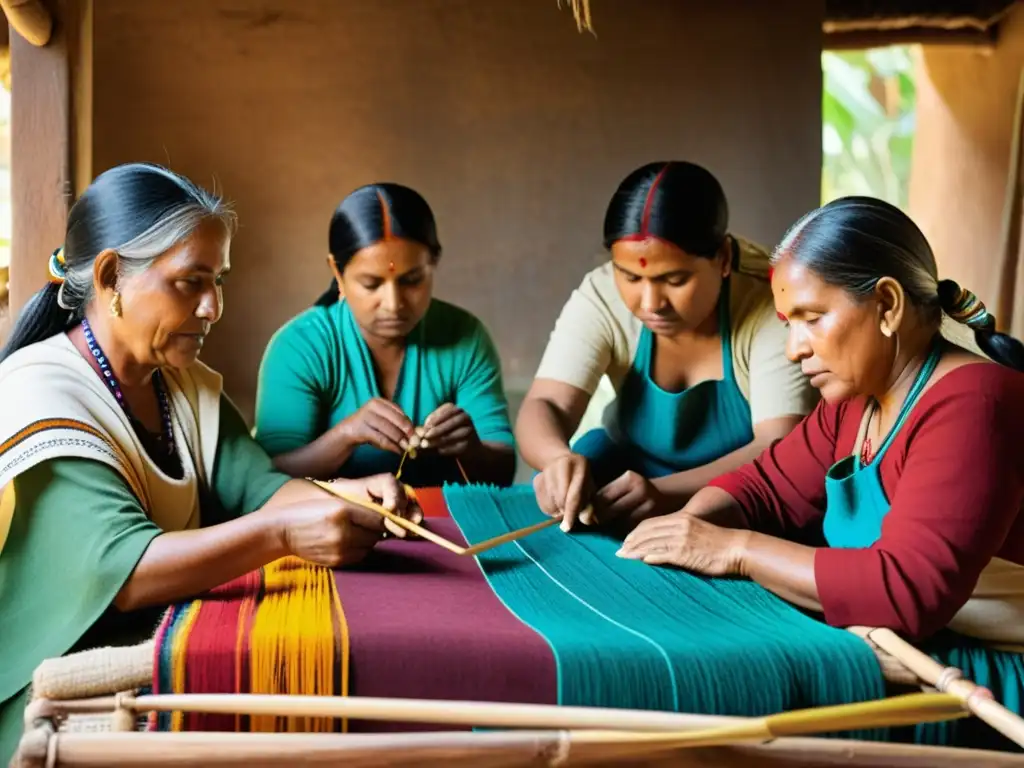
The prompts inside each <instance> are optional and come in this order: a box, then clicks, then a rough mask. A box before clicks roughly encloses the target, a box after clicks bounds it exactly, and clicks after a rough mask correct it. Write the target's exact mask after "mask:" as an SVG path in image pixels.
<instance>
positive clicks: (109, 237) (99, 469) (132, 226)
mask: <svg viewBox="0 0 1024 768" xmlns="http://www.w3.org/2000/svg"><path fill="white" fill-rule="evenodd" d="M233 225H234V220H233V216H232V214H231V213H230V212H229V211H228V210H227V208H226V207H225V206H224V205H223V203H222V202H221V201H220V200H219V199H218V198H216V197H214V196H212V195H210V194H209V193H208V192H206V191H204V190H202V189H200V188H198V187H196V186H195V185H194V184H192V183H191V182H189V181H188V180H187V179H184V178H182V177H180V176H177V175H176V174H174V173H171V172H170V171H167V170H166V169H163V168H160V167H158V166H153V165H146V164H131V165H124V166H119V167H116V168H113V169H112V170H109V171H107V172H106V173H104V174H102V175H101V176H99V177H98V178H97V179H96V180H95V181H94V182H93V184H92V185H91V186H90V187H89V188H88V189H87V190H86V191H85V193H84V194H83V195H82V197H81V198H80V199H79V200H78V201H77V202H76V203H75V205H74V207H73V208H72V209H71V211H70V213H69V216H68V225H67V236H66V240H65V244H64V247H63V248H61V249H59V250H58V251H56V252H55V253H54V254H53V256H52V257H51V259H50V276H51V282H50V283H49V285H47V286H46V287H45V288H44V289H43V290H42V291H40V292H39V293H38V294H37V295H36V296H35V297H33V299H32V301H31V302H30V303H29V305H28V306H27V307H26V308H25V310H24V311H23V312H22V313H21V315H20V316H19V318H18V320H17V323H16V325H15V327H14V329H13V331H12V335H11V337H10V340H9V341H8V344H7V347H6V348H5V349H4V351H3V353H2V356H0V357H2V362H0V489H2V494H3V495H2V502H0V649H2V650H0V656H2V658H3V663H2V664H0V765H6V764H7V762H8V760H9V759H10V756H11V754H12V753H13V751H14V749H15V747H16V745H17V741H18V738H19V736H20V732H21V728H22V725H21V716H22V711H23V706H24V703H25V699H26V696H27V686H28V683H29V682H30V680H31V677H32V672H33V670H34V668H35V667H36V665H38V663H39V662H40V661H42V660H43V659H45V658H48V657H53V656H59V655H61V654H64V653H67V652H68V651H70V650H77V649H81V648H85V647H91V646H95V645H101V644H110V643H112V642H115V640H113V639H112V634H117V633H119V634H121V635H122V637H123V636H124V634H125V631H126V629H127V630H132V629H134V627H133V626H132V621H131V619H132V618H133V617H136V618H139V619H141V621H140V622H137V623H138V624H139V625H140V627H141V631H144V632H151V631H152V628H153V626H154V625H153V620H152V615H151V613H150V611H151V610H153V609H159V608H160V607H162V606H166V605H167V604H169V603H172V602H174V601H177V600H180V599H183V598H185V597H188V596H192V595H195V594H197V593H201V592H203V591H204V590H206V589H209V588H211V587H214V586H216V585H218V584H221V583H224V582H226V581H229V580H230V579H232V578H235V577H237V576H240V575H242V574H244V573H246V572H248V571H251V570H253V569H256V568H258V567H260V566H262V565H265V564H267V563H269V562H271V561H273V560H275V559H278V558H280V557H283V556H286V555H297V556H299V557H302V558H304V559H306V560H309V561H312V562H315V563H321V564H324V565H329V566H339V565H347V564H350V563H353V562H356V561H359V560H360V559H362V558H363V557H364V556H365V555H366V553H367V552H368V551H369V550H370V549H371V548H372V547H373V546H374V544H376V542H377V541H378V540H379V539H380V538H381V537H382V535H383V529H382V527H381V520H380V518H379V517H378V516H377V515H376V514H374V513H372V512H366V511H364V510H363V509H362V508H360V507H357V506H353V505H347V504H345V503H344V502H341V501H339V500H337V499H335V498H334V497H333V496H330V495H329V494H326V493H324V492H323V491H322V490H320V489H319V488H317V487H316V486H314V485H312V484H310V483H307V482H306V481H303V480H292V479H290V478H289V477H287V476H285V475H283V474H281V473H279V472H277V471H275V470H274V468H273V466H272V464H271V462H270V459H269V458H268V457H267V455H266V454H265V453H264V452H263V450H262V449H261V448H260V447H259V446H258V445H257V444H256V443H255V442H254V441H253V440H252V438H251V437H250V435H249V431H248V429H247V428H246V425H245V423H244V421H243V419H242V417H241V416H240V415H239V413H238V411H237V410H236V409H235V407H234V406H233V405H232V404H231V402H230V401H229V400H228V399H227V398H226V397H225V396H224V394H223V392H222V389H221V378H220V376H219V375H217V374H216V373H215V372H214V371H212V370H211V369H209V368H208V367H206V366H204V365H203V364H202V363H199V362H198V361H197V357H198V355H199V351H200V349H201V348H202V346H203V341H204V339H205V337H206V334H207V333H208V332H209V331H210V328H211V326H212V325H213V324H214V323H215V322H217V320H218V319H219V318H220V315H221V309H222V296H221V284H222V281H223V279H224V276H225V274H226V273H227V271H228V268H229V247H230V242H231V235H232V232H233ZM344 485H345V486H346V487H348V490H350V491H353V492H356V493H359V494H362V495H368V496H371V497H373V498H375V499H377V500H379V501H381V503H383V504H384V505H385V506H389V507H391V508H393V509H396V510H399V511H400V512H401V513H403V514H407V515H409V516H411V517H413V518H414V519H415V518H416V517H418V516H419V514H420V513H419V511H418V509H416V507H415V505H414V504H411V503H408V502H407V499H406V497H405V495H404V493H403V492H402V488H401V486H399V484H398V483H397V482H396V481H395V480H394V478H393V477H391V476H389V475H385V476H377V477H372V478H367V479H363V480H349V481H344ZM147 609H149V610H147Z"/></svg>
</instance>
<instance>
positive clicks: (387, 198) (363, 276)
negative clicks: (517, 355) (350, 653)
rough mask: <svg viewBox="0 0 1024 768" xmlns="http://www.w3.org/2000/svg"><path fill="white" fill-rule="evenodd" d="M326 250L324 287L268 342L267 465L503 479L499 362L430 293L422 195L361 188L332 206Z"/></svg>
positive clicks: (462, 317)
mask: <svg viewBox="0 0 1024 768" xmlns="http://www.w3.org/2000/svg"><path fill="white" fill-rule="evenodd" d="M328 248H329V254H328V257H327V263H328V265H329V267H330V269H331V272H332V273H333V275H334V279H333V281H332V282H331V286H330V288H328V289H327V291H326V292H325V293H324V294H323V295H322V296H321V297H320V298H319V300H317V302H316V305H315V306H313V307H312V308H310V309H307V310H306V311H304V312H302V313H301V314H300V315H298V316H297V317H295V318H293V319H292V320H290V321H289V322H288V323H287V324H286V325H285V326H284V327H282V328H281V329H280V330H279V331H278V332H277V333H276V334H275V335H274V337H273V338H272V339H271V341H270V344H269V345H268V346H267V350H266V353H265V354H264V358H263V362H262V365H261V366H260V373H259V387H258V392H257V402H256V431H255V436H256V439H257V440H258V441H259V443H260V444H261V445H262V446H263V447H264V448H265V449H266V450H267V452H268V453H269V454H270V455H271V456H273V457H274V463H275V465H276V466H277V467H278V468H279V469H280V470H282V471H284V472H287V473H288V474H290V475H293V476H295V477H315V478H329V477H336V476H339V475H340V476H344V477H358V476H361V475H367V474H373V473H377V472H398V471H401V473H402V474H401V478H402V480H403V481H406V482H408V483H410V484H411V485H413V486H420V487H424V486H430V485H441V484H443V483H445V482H460V481H464V480H467V479H468V478H472V480H473V481H474V482H485V483H493V484H495V485H502V486H505V485H508V484H510V483H511V482H512V476H513V474H514V473H515V448H514V442H513V439H512V429H511V426H510V424H509V416H508V403H507V402H506V400H505V393H504V388H503V386H502V376H501V361H500V359H499V358H498V353H497V350H496V349H495V346H494V343H493V342H492V341H491V337H490V335H489V334H488V332H487V329H486V328H485V327H484V325H483V323H481V322H480V321H479V320H478V319H477V318H476V317H474V316H473V315H472V314H470V313H469V312H467V311H466V310H464V309H461V308H459V307H456V306H454V305H452V304H449V303H447V302H445V301H441V300H439V299H434V298H432V294H433V289H434V271H435V269H436V268H437V262H438V259H440V257H441V244H440V242H439V240H438V237H437V228H436V225H435V222H434V214H433V212H432V211H431V210H430V206H429V205H427V202H426V200H424V199H423V198H422V197H421V196H420V195H419V194H418V193H417V192H415V191H414V190H412V189H409V188H408V187H404V186H401V185H399V184H370V185H368V186H364V187H360V188H359V189H356V190H355V191H354V192H352V193H351V194H350V195H349V196H348V197H346V198H345V199H344V200H342V202H341V204H340V205H339V206H338V208H337V210H335V212H334V216H333V217H332V218H331V225H330V231H329V238H328Z"/></svg>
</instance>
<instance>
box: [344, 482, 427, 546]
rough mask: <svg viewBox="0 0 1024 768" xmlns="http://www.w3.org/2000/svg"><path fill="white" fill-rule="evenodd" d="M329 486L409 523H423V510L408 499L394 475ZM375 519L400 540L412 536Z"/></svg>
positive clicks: (403, 488)
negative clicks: (368, 502)
mask: <svg viewBox="0 0 1024 768" xmlns="http://www.w3.org/2000/svg"><path fill="white" fill-rule="evenodd" d="M331 485H333V486H336V487H337V488H338V489H339V490H344V491H345V492H347V493H349V494H351V495H354V496H365V497H366V498H368V499H370V500H371V501H373V502H375V503H376V504H378V505H380V506H382V507H384V509H386V510H388V511H389V512H394V513H395V514H396V515H398V516H399V517H404V518H405V519H406V520H409V521H411V522H414V523H420V522H422V521H423V510H422V509H420V506H419V504H418V503H416V500H415V499H411V498H410V497H409V494H408V493H406V490H405V486H404V485H402V483H400V482H398V480H397V479H396V478H395V476H394V475H390V474H387V473H382V474H379V475H371V476H370V477H363V478H359V479H355V480H352V479H347V478H346V479H338V480H332V481H331ZM361 509H362V508H361ZM377 517H378V519H380V520H382V521H383V523H384V529H385V530H386V531H388V532H389V533H391V534H392V535H394V536H397V537H398V538H400V539H404V538H407V537H410V536H413V535H414V534H411V533H409V532H408V531H406V530H405V529H404V528H402V527H401V526H399V525H396V524H395V523H393V522H392V521H390V520H388V519H386V518H383V517H380V516H379V515H377Z"/></svg>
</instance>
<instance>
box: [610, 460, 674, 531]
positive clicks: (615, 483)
mask: <svg viewBox="0 0 1024 768" xmlns="http://www.w3.org/2000/svg"><path fill="white" fill-rule="evenodd" d="M667 504H668V500H667V499H666V498H665V496H664V495H663V494H662V493H661V491H659V490H658V487H657V486H656V485H655V484H654V483H652V482H651V481H650V480H648V479H647V478H646V477H644V476H643V475H641V474H640V473H639V472H634V471H632V470H630V471H628V472H623V473H622V474H621V475H619V476H618V477H617V478H615V479H614V480H612V481H611V482H610V483H608V485H606V486H604V488H601V489H600V490H598V492H597V493H596V494H594V514H595V515H596V518H597V522H598V523H611V522H614V521H617V520H622V519H628V520H629V521H630V522H631V523H633V524H636V523H638V522H640V521H641V520H644V519H646V518H648V517H652V516H654V515H661V514H665V513H666V512H668V511H669V510H668V509H666V505H667Z"/></svg>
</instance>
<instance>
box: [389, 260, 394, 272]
mask: <svg viewBox="0 0 1024 768" xmlns="http://www.w3.org/2000/svg"><path fill="white" fill-rule="evenodd" d="M394 271H395V262H393V261H389V262H388V272H394Z"/></svg>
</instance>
